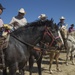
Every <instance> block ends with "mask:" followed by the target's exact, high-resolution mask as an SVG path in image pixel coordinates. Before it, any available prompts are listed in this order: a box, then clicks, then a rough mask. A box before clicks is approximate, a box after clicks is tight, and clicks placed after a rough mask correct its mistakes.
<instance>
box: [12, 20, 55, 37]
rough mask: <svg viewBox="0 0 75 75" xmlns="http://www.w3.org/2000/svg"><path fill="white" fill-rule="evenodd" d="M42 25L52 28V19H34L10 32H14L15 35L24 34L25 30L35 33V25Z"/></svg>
mask: <svg viewBox="0 0 75 75" xmlns="http://www.w3.org/2000/svg"><path fill="white" fill-rule="evenodd" d="M42 26H47V27H51V28H52V27H53V26H54V24H53V20H52V19H51V20H48V19H47V20H46V21H44V22H43V23H42V22H41V21H40V20H36V21H34V22H30V23H27V25H25V26H22V27H20V28H18V29H17V30H15V31H13V32H12V33H11V34H15V35H16V36H19V35H22V34H23V33H25V34H26V32H27V33H29V34H30V33H31V32H34V33H35V32H36V30H37V27H42Z"/></svg>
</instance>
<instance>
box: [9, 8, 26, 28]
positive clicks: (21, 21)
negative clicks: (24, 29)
mask: <svg viewBox="0 0 75 75" xmlns="http://www.w3.org/2000/svg"><path fill="white" fill-rule="evenodd" d="M25 14H26V12H25V10H24V8H21V9H20V10H19V11H18V15H17V16H15V17H13V18H12V20H11V21H10V23H9V24H10V25H12V26H13V29H17V28H19V27H21V26H25V25H26V24H27V20H26V18H25V17H24V15H25Z"/></svg>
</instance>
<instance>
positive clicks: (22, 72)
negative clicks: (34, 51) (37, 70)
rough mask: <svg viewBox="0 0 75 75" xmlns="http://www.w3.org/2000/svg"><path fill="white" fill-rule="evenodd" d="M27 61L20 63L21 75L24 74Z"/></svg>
mask: <svg viewBox="0 0 75 75" xmlns="http://www.w3.org/2000/svg"><path fill="white" fill-rule="evenodd" d="M26 65H27V61H26V62H23V63H19V73H20V74H21V75H24V71H25V69H26Z"/></svg>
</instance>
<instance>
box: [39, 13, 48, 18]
mask: <svg viewBox="0 0 75 75" xmlns="http://www.w3.org/2000/svg"><path fill="white" fill-rule="evenodd" d="M43 17H44V18H47V16H46V15H45V14H41V15H40V16H38V18H43Z"/></svg>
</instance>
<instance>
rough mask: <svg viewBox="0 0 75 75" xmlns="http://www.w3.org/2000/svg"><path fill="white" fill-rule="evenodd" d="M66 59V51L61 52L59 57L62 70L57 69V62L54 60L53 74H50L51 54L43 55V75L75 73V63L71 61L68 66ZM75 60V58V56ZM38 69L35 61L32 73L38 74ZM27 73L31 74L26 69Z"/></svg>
mask: <svg viewBox="0 0 75 75" xmlns="http://www.w3.org/2000/svg"><path fill="white" fill-rule="evenodd" d="M65 60H66V53H61V54H60V57H59V68H60V70H61V72H58V71H57V70H56V64H55V61H54V62H53V65H52V71H53V74H50V73H49V55H45V56H43V60H42V75H75V65H72V62H71V61H69V65H68V66H66V64H65ZM74 60H75V58H74ZM37 71H38V70H37V65H36V63H34V68H33V74H32V75H38V73H37ZM26 75H29V72H28V71H26Z"/></svg>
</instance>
